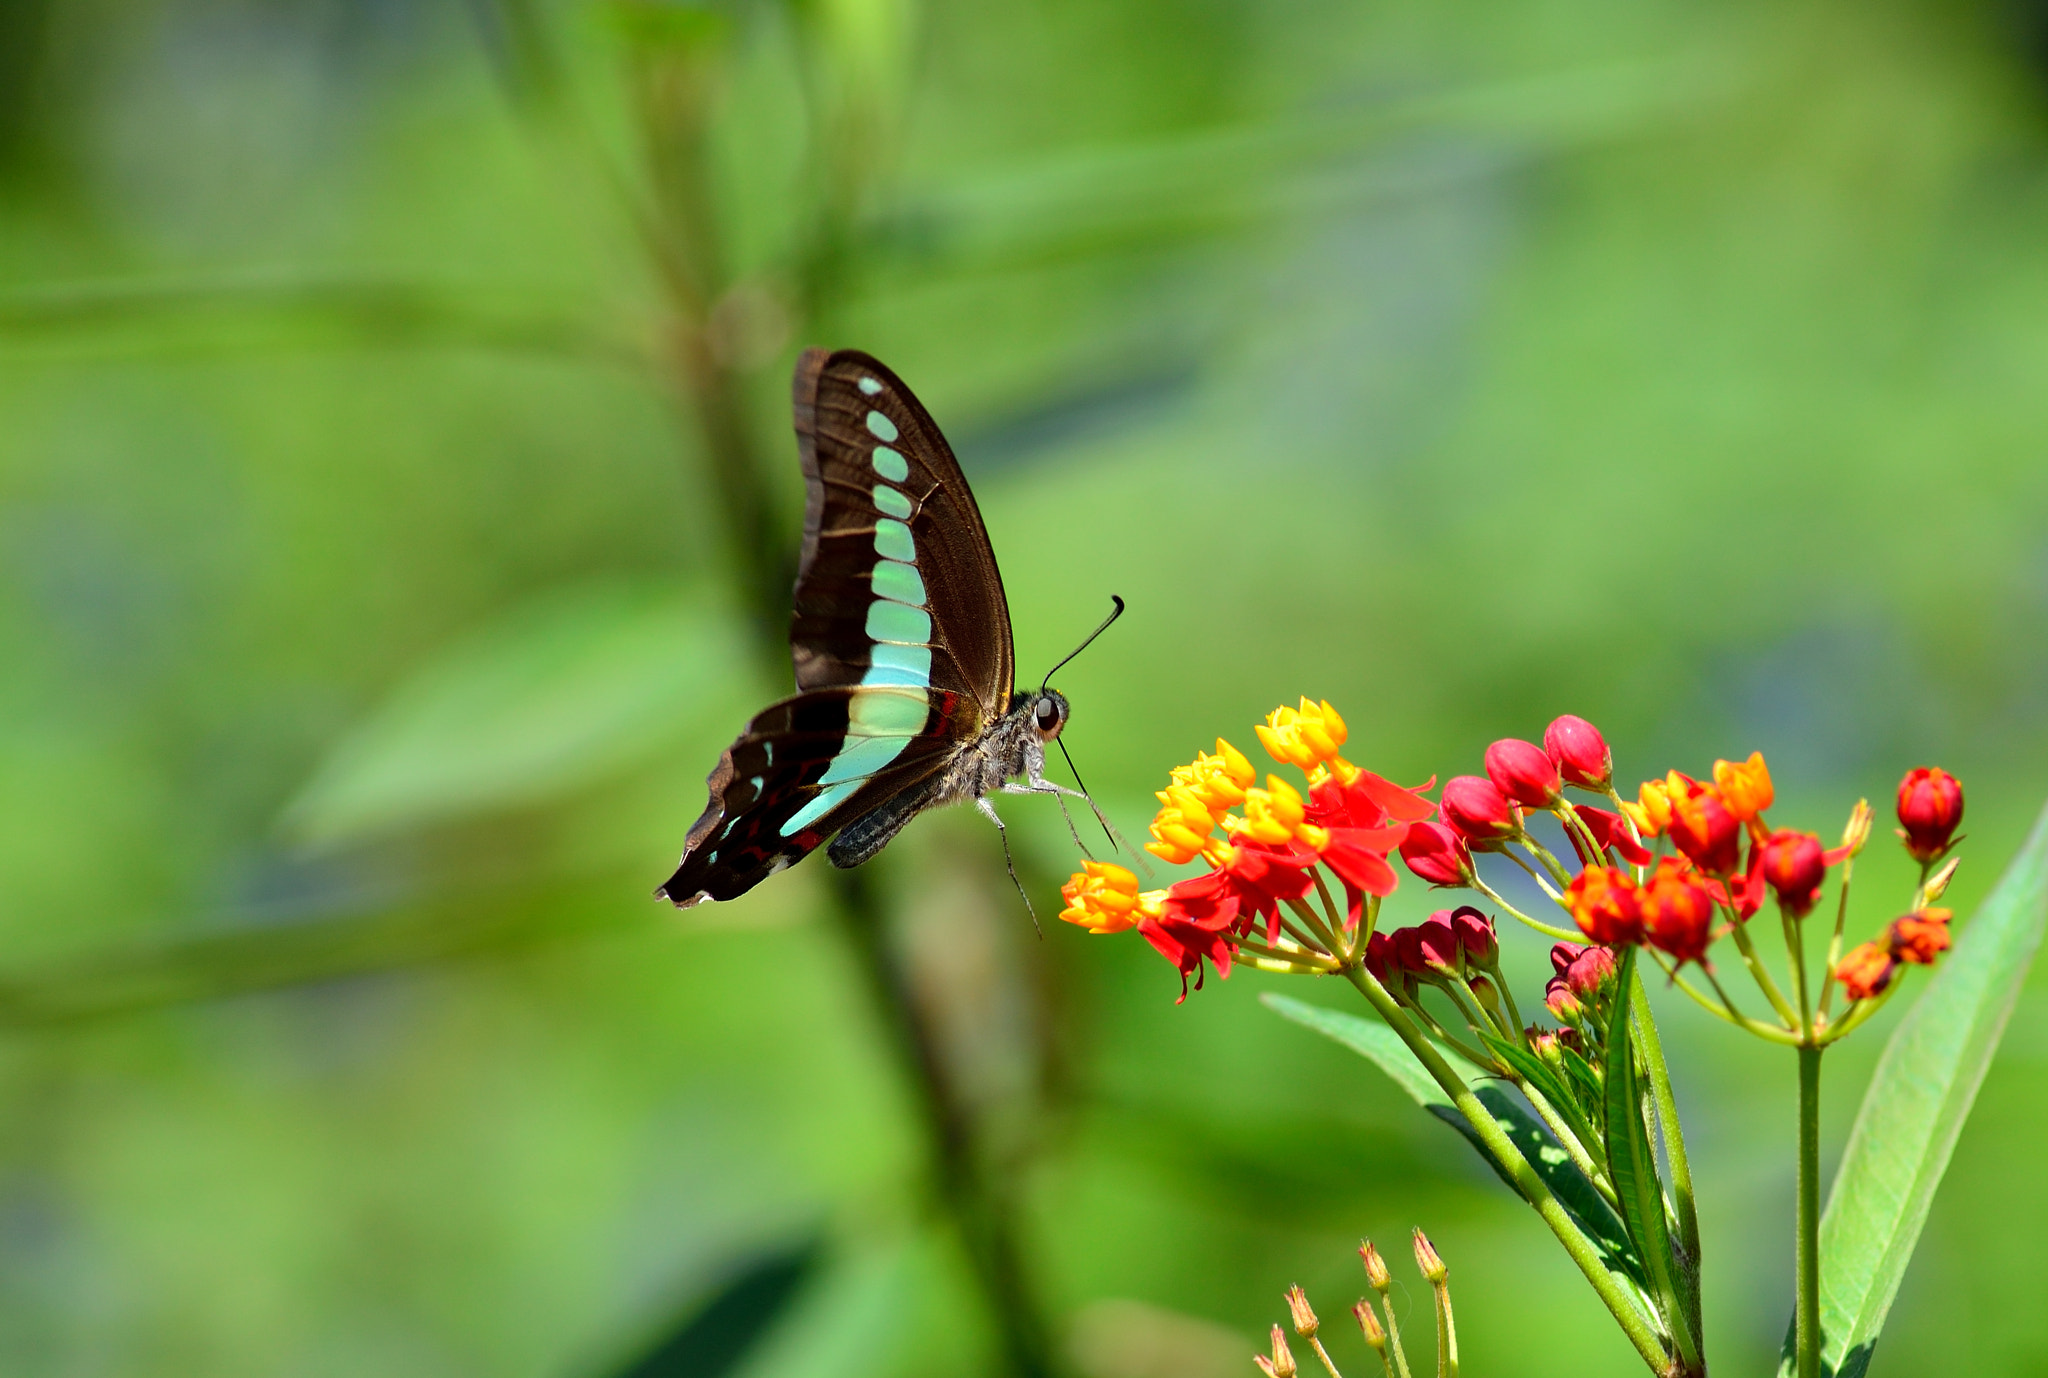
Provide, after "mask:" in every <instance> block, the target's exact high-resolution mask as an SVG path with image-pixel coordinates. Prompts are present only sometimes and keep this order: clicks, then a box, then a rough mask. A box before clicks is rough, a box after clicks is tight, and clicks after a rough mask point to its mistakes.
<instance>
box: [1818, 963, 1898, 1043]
mask: <svg viewBox="0 0 2048 1378" xmlns="http://www.w3.org/2000/svg"><path fill="white" fill-rule="evenodd" d="M1905 984H1906V977H1905V973H1904V972H1900V973H1899V974H1898V975H1896V976H1894V977H1893V978H1892V983H1891V984H1890V985H1889V986H1886V987H1885V988H1884V989H1883V990H1882V991H1880V992H1879V993H1878V994H1877V995H1876V996H1874V997H1872V998H1871V999H1869V1000H1858V1001H1857V1002H1856V1003H1854V1004H1853V1005H1851V1006H1849V1008H1848V1009H1846V1010H1843V1011H1842V1022H1841V1023H1839V1024H1836V1025H1835V1026H1834V1027H1832V1028H1830V1029H1826V1030H1824V1031H1822V1033H1821V1035H1820V1037H1819V1038H1817V1039H1815V1040H1814V1042H1815V1043H1816V1044H1818V1045H1819V1046H1820V1047H1823V1048H1825V1047H1827V1046H1828V1045H1829V1044H1830V1043H1833V1042H1835V1041H1836V1040H1837V1039H1842V1038H1847V1037H1848V1036H1849V1035H1850V1034H1851V1033H1853V1032H1855V1030H1856V1028H1857V1026H1858V1025H1860V1024H1862V1023H1863V1022H1864V1021H1865V1020H1867V1019H1869V1018H1870V1017H1871V1016H1872V1015H1874V1014H1876V1013H1877V1012H1878V1011H1879V1010H1881V1009H1883V1008H1884V1007H1885V1003H1886V1002H1887V1001H1889V1000H1890V999H1891V998H1892V997H1893V996H1894V995H1896V994H1898V992H1899V987H1901V986H1903V985H1905Z"/></svg>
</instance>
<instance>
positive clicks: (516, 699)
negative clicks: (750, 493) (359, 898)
mask: <svg viewBox="0 0 2048 1378" xmlns="http://www.w3.org/2000/svg"><path fill="white" fill-rule="evenodd" d="M748 663H749V662H748V661H747V659H746V656H745V652H744V648H743V646H742V644H741V642H740V638H739V633H738V630H737V628H736V627H735V626H734V624H733V623H732V621H731V619H729V618H728V617H726V616H724V615H723V613H722V612H721V611H720V610H718V609H716V608H713V607H706V606H705V605H704V602H703V600H702V599H700V598H698V597H695V596H692V595H691V594H690V593H689V592H687V591H671V592H664V593H649V592H647V591H644V590H636V589H632V588H625V587H619V586H602V587H597V588H584V589H577V590H571V591H567V592H564V593H558V594H554V595H551V596H549V597H546V598H544V599H542V600H540V601H539V602H538V603H536V604H533V605H529V606H527V607H525V608H522V609H519V610H518V611H516V612H514V613H513V614H511V615H510V616H508V617H506V618H503V619H501V620H500V621H498V622H496V623H494V624H492V625H491V626H489V627H486V628H485V629H483V630H482V631H481V632H479V633H477V634H475V635H473V636H471V637H468V638H465V639H463V640H462V641H461V642H459V643H458V644H456V645H455V646H452V647H450V648H449V649H447V650H445V651H443V652H442V653H440V654H438V655H436V656H435V657H433V658H432V659H430V660H429V661H428V663H427V664H425V665H424V666H422V667H421V668H420V669H419V670H418V671H417V672H416V673H415V674H414V675H413V677H412V678H411V679H410V680H408V681H406V682H405V683H404V684H402V685H400V686H399V688H398V689H397V690H396V691H395V692H394V693H393V694H392V695H391V697H390V698H389V699H388V700H387V701H386V702H385V703H384V705H383V706H382V707H381V708H378V709H377V710H375V711H374V712H372V713H371V715H370V716H369V718H368V719H367V720H365V721H364V722H363V723H362V724H361V725H360V726H359V727H357V728H356V730H355V731H354V732H352V733H350V734H349V735H348V736H347V737H346V738H345V739H344V740H343V741H342V742H341V743H340V745H339V746H337V747H336V748H335V749H334V751H333V753H332V754H331V755H330V756H329V757H328V759H327V760H326V761H325V763H323V764H322V765H321V766H320V768H319V769H318V771H317V772H316V773H315V774H314V777H313V779H312V781H311V782H310V783H309V784H308V785H307V786H306V787H305V789H304V790H303V791H302V792H301V793H300V794H299V796H298V798H297V799H295V800H294V801H293V802H292V804H291V806H290V807H289V808H288V809H287V810H286V813H285V824H286V827H287V829H288V830H289V831H291V832H292V833H293V834H294V835H296V836H297V837H299V838H301V839H304V840H306V841H311V842H316V843H333V842H339V841H347V840H351V839H354V838H357V837H361V836H366V835H370V834H377V833H388V832H394V831H398V830H402V829H405V828H412V827H418V826H420V825H423V824H429V823H438V822H445V821H448V820H450V819H453V818H458V817H462V816H466V815H475V814H478V813H485V812H492V811H497V810H502V809H506V808H515V807H526V806H532V805H535V804H540V803H543V802H546V801H548V800H550V799H553V798H557V797H560V796H561V795H563V794H565V793H567V792H569V791H571V790H573V789H577V788H580V787H583V786H586V785H588V784H591V783H593V782H595V781H597V780H600V779H602V778H604V777H605V776H606V775H608V774H611V773H613V772H615V771H618V770H620V769H622V768H623V767H625V766H627V765H629V764H631V763H632V762H633V761H635V760H639V759H644V758H645V757H646V756H647V755H648V754H649V753H650V752H652V751H653V750H655V749H658V748H659V747H661V746H663V745H665V744H667V743H668V742H670V741H672V740H674V739H675V737H676V736H677V734H678V733H679V732H681V731H682V730H683V729H684V728H686V727H688V726H689V725H690V724H691V722H692V721H693V720H694V719H696V718H699V717H701V716H702V715H703V714H704V713H705V711H706V710H707V708H708V707H712V706H720V707H722V705H723V698H722V695H721V693H720V691H721V690H723V689H726V688H727V687H728V683H727V682H728V681H731V680H734V679H735V678H739V679H740V682H741V684H742V686H744V685H746V684H747V683H748V681H747V680H746V679H744V678H743V676H742V675H736V672H735V671H734V669H733V667H734V666H745V665H747V664H748Z"/></svg>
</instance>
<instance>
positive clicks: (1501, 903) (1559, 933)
mask: <svg viewBox="0 0 2048 1378" xmlns="http://www.w3.org/2000/svg"><path fill="white" fill-rule="evenodd" d="M1523 869H1524V870H1526V869H1528V868H1527V867H1524V868H1523ZM1472 888H1473V889H1474V890H1477V891H1478V892H1479V893H1480V894H1482V895H1484V896H1486V897H1487V898H1488V899H1490V900H1492V901H1493V902H1494V904H1495V905H1496V906H1497V907H1498V908H1499V909H1500V911H1501V912H1502V913H1503V914H1506V915H1507V916H1508V917H1510V918H1512V919H1516V920H1518V921H1519V922H1521V923H1522V924H1523V925H1524V926H1525V927H1528V928H1533V929H1535V930H1536V931H1537V932H1538V933H1541V934H1542V935H1543V936H1544V937H1546V938H1556V939H1559V940H1561V941H1564V942H1568V943H1576V942H1579V941H1581V940H1583V939H1584V938H1585V936H1586V935H1585V934H1583V933H1580V932H1578V931H1577V930H1576V929H1569V928H1557V927H1554V926H1553V925H1551V924H1547V923H1544V922H1543V921H1542V920H1540V919H1532V918H1530V917H1529V916H1528V915H1527V914H1524V913H1523V912H1522V911H1521V910H1519V909H1517V908H1515V906H1513V905H1512V904H1509V903H1508V902H1507V901H1506V900H1504V899H1502V898H1501V897H1500V895H1499V894H1497V893H1496V892H1495V891H1494V888H1493V887H1492V886H1491V885H1488V884H1487V883H1486V882H1485V881H1483V880H1481V879H1480V878H1479V877H1478V876H1476V875H1475V876H1473V877H1472Z"/></svg>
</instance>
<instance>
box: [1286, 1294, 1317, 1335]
mask: <svg viewBox="0 0 2048 1378" xmlns="http://www.w3.org/2000/svg"><path fill="white" fill-rule="evenodd" d="M1287 1309H1288V1311H1289V1312H1291V1313H1292V1314H1293V1316H1294V1333H1295V1334H1297V1335H1300V1336H1302V1337H1303V1338H1304V1339H1306V1338H1308V1337H1310V1336H1312V1335H1314V1334H1315V1333H1316V1327H1317V1326H1318V1325H1319V1324H1321V1323H1320V1322H1319V1321H1317V1320H1316V1312H1315V1308H1314V1307H1312V1306H1310V1305H1309V1304H1308V1293H1306V1292H1304V1291H1302V1290H1301V1284H1300V1283H1298V1282H1297V1283H1295V1284H1294V1286H1292V1287H1290V1288H1288V1289H1287Z"/></svg>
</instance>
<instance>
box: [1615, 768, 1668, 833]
mask: <svg viewBox="0 0 2048 1378" xmlns="http://www.w3.org/2000/svg"><path fill="white" fill-rule="evenodd" d="M1621 811H1622V812H1623V813H1625V814H1627V815H1628V817H1629V821H1630V822H1631V823H1634V824H1635V825H1636V831H1637V832H1639V833H1641V834H1642V835H1643V838H1644V839H1645V840H1646V841H1647V840H1648V839H1650V838H1653V837H1661V836H1662V835H1663V833H1664V830H1665V829H1666V828H1668V827H1670V826H1671V787H1670V786H1669V785H1667V784H1666V783H1665V782H1664V781H1662V780H1645V781H1643V783H1642V786H1641V787H1640V788H1639V789H1637V790H1636V802H1635V803H1633V804H1630V803H1627V802H1624V803H1623V804H1622V806H1621Z"/></svg>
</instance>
